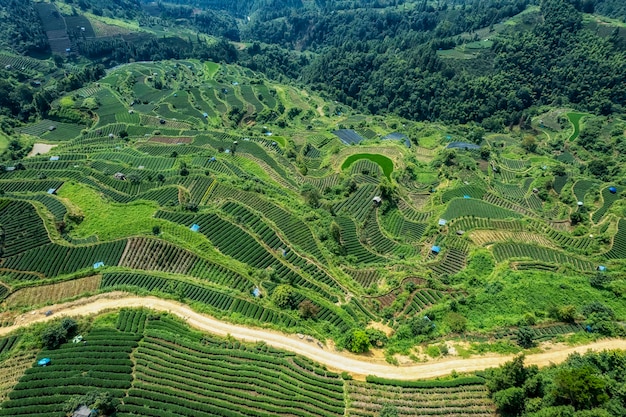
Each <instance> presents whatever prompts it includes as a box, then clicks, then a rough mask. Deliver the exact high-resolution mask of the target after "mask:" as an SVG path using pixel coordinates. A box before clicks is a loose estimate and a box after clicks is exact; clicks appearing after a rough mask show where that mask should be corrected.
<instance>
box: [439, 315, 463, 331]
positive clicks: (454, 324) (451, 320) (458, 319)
mask: <svg viewBox="0 0 626 417" xmlns="http://www.w3.org/2000/svg"><path fill="white" fill-rule="evenodd" d="M444 321H445V322H446V324H447V325H448V327H450V330H452V331H453V332H455V333H461V332H464V331H465V328H466V327H467V319H466V318H465V317H463V316H462V315H461V314H459V313H455V312H450V313H448V314H446V317H445V318H444Z"/></svg>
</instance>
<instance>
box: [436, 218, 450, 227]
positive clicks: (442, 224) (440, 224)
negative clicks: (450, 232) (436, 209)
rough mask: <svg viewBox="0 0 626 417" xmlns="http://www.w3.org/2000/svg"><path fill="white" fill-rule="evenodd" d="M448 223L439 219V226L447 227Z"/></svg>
mask: <svg viewBox="0 0 626 417" xmlns="http://www.w3.org/2000/svg"><path fill="white" fill-rule="evenodd" d="M446 223H448V221H447V220H446V219H439V221H438V222H437V224H438V225H439V226H445V225H446Z"/></svg>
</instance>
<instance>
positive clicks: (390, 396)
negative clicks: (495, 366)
mask: <svg viewBox="0 0 626 417" xmlns="http://www.w3.org/2000/svg"><path fill="white" fill-rule="evenodd" d="M451 382H453V381H451ZM451 385H453V384H451ZM346 393H347V397H348V401H349V404H350V406H349V407H348V410H347V415H348V416H355V417H357V416H358V417H375V416H378V415H380V411H381V409H382V408H383V405H385V404H389V405H392V406H394V407H395V409H396V410H397V411H398V416H402V417H404V416H415V415H419V416H434V415H450V416H458V417H492V416H495V415H496V414H495V406H494V404H493V402H492V400H491V399H490V398H489V395H488V394H489V393H488V391H487V387H486V386H484V385H482V384H479V383H476V384H475V385H459V386H450V387H437V386H436V384H433V386H428V382H425V383H424V384H423V386H421V387H410V386H409V385H408V384H407V386H400V385H398V386H394V385H386V384H376V383H369V382H368V383H364V382H357V381H350V382H348V383H347V384H346Z"/></svg>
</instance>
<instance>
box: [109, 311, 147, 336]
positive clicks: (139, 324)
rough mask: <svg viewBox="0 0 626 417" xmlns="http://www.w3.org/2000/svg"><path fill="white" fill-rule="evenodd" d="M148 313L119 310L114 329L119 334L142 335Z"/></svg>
mask: <svg viewBox="0 0 626 417" xmlns="http://www.w3.org/2000/svg"><path fill="white" fill-rule="evenodd" d="M147 318H148V313H147V312H146V311H145V310H136V309H132V310H127V309H123V310H120V312H119V314H118V316H117V322H116V323H115V328H116V329H117V330H119V331H121V332H127V333H143V329H144V328H145V326H146V320H147Z"/></svg>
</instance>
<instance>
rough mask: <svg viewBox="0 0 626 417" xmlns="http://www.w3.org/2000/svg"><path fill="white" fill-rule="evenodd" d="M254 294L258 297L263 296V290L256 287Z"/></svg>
mask: <svg viewBox="0 0 626 417" xmlns="http://www.w3.org/2000/svg"><path fill="white" fill-rule="evenodd" d="M252 295H254V296H255V297H257V298H258V297H260V296H261V290H260V289H259V287H254V289H253V290H252Z"/></svg>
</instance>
